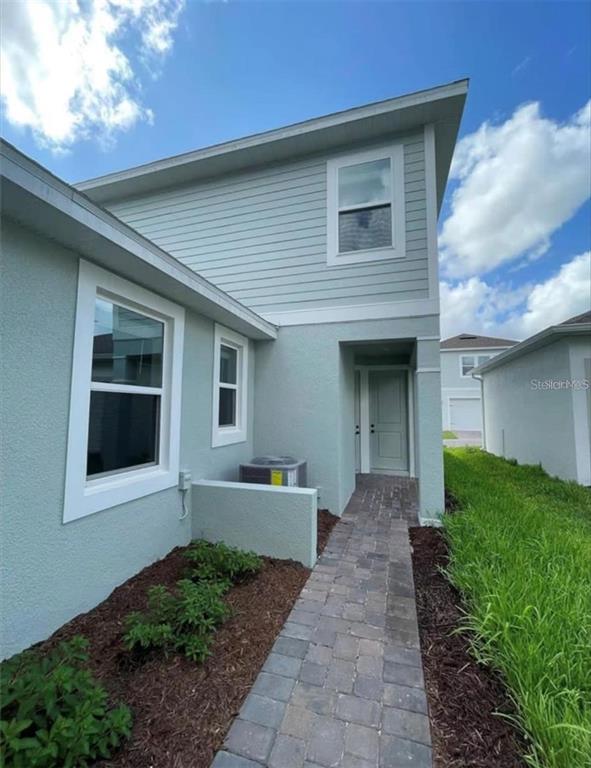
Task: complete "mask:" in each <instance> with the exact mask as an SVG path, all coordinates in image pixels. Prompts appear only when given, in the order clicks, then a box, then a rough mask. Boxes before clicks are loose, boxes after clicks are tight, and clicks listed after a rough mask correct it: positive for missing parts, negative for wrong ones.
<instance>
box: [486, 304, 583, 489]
mask: <svg viewBox="0 0 591 768" xmlns="http://www.w3.org/2000/svg"><path fill="white" fill-rule="evenodd" d="M473 375H474V376H475V377H477V378H479V379H481V382H482V385H481V386H482V392H483V405H484V408H483V410H484V447H485V449H486V450H487V451H490V452H491V453H495V454H497V456H505V457H506V458H509V459H516V460H517V461H518V462H519V463H520V464H541V465H542V467H543V468H544V469H545V470H546V471H547V472H548V473H549V474H551V475H557V476H558V477H562V478H564V479H565V480H576V481H577V482H578V483H580V484H581V485H591V312H585V313H584V314H582V315H577V316H576V317H571V318H570V319H569V320H566V321H565V322H564V323H561V324H560V325H553V326H550V327H549V328H546V329H545V330H543V331H541V332H540V333H537V334H536V335H535V336H531V337H530V338H529V339H526V340H525V341H522V342H520V343H519V344H516V345H515V346H514V347H512V348H511V349H509V350H507V351H506V352H503V353H502V354H500V355H498V357H495V358H493V359H492V360H489V361H488V362H486V363H484V364H483V365H480V366H479V367H478V368H477V369H476V370H475V371H473Z"/></svg>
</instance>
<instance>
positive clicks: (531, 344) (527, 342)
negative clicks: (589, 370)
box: [471, 323, 591, 377]
mask: <svg viewBox="0 0 591 768" xmlns="http://www.w3.org/2000/svg"><path fill="white" fill-rule="evenodd" d="M585 334H591V323H572V324H571V325H563V324H560V325H551V326H549V327H548V328H544V330H543V331H540V332H539V333H536V334H534V336H530V337H529V338H528V339H524V340H523V341H520V342H519V344H516V345H515V346H514V347H511V348H510V349H508V350H506V351H505V352H501V354H500V355H496V356H495V357H493V358H491V359H490V360H488V361H487V362H486V363H483V364H482V365H479V366H478V367H477V368H473V369H472V371H471V373H472V375H473V376H475V377H476V376H480V375H481V374H483V373H488V372H489V371H492V369H493V368H498V367H499V366H501V365H504V364H505V363H507V362H509V361H511V360H513V358H516V357H521V355H525V354H527V353H528V352H533V351H534V350H535V349H538V348H540V347H544V346H546V344H549V343H550V342H551V341H553V340H554V339H555V338H558V337H560V336H582V335H585Z"/></svg>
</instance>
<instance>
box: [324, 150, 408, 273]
mask: <svg viewBox="0 0 591 768" xmlns="http://www.w3.org/2000/svg"><path fill="white" fill-rule="evenodd" d="M327 170H328V194H327V206H328V238H327V244H328V263H329V264H331V265H337V264H354V263H358V262H364V261H379V260H382V259H392V258H397V257H401V256H404V179H403V158H402V147H401V146H399V145H396V146H394V147H388V148H385V149H380V150H371V151H369V152H358V153H356V154H354V155H347V156H342V157H339V158H336V159H333V160H329V161H328V165H327Z"/></svg>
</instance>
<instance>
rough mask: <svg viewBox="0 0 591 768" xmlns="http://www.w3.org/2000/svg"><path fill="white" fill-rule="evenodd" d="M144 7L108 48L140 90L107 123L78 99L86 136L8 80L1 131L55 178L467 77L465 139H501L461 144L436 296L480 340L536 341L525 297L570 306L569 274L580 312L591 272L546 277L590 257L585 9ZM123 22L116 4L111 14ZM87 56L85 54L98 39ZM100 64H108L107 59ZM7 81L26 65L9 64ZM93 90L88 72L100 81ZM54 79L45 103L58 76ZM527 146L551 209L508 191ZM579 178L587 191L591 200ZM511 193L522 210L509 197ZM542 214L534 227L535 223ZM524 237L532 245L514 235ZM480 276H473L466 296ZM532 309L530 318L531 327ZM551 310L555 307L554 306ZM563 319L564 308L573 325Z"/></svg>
mask: <svg viewBox="0 0 591 768" xmlns="http://www.w3.org/2000/svg"><path fill="white" fill-rule="evenodd" d="M44 1H45V0H44ZM119 1H120V0H119ZM38 2H40V0H38ZM96 2H98V0H86V3H85V4H84V6H83V8H84V12H85V13H87V14H88V8H89V7H90V6H92V4H93V3H96ZM141 2H145V3H146V4H147V5H146V8H147V11H145V12H144V17H143V18H144V19H146V18H147V19H148V21H147V22H144V21H142V20H141V19H140V17H139V16H138V17H131V16H129V15H128V16H125V17H121V24H120V28H119V31H118V33H117V34H116V35H115V36H113V37H112V38H110V39H109V40H108V42H109V45H110V50H112V49H113V48H116V49H117V50H118V51H120V52H121V53H122V54H123V56H125V57H126V58H127V60H128V63H129V66H130V68H131V70H132V73H133V76H132V77H130V76H129V73H128V74H127V75H122V74H121V73H122V72H123V70H121V69H119V70H118V69H117V68H116V67H117V66H118V65H117V63H115V65H114V68H113V69H112V72H115V75H114V78H113V79H114V82H115V85H116V86H120V85H121V84H122V85H123V88H124V89H125V93H126V94H127V96H129V99H128V102H129V103H126V105H125V109H123V110H120V111H119V112H118V113H117V115H116V117H115V118H113V117H112V116H111V118H110V119H109V120H107V122H106V123H105V124H104V125H102V126H101V124H100V121H99V122H97V121H96V119H95V115H94V114H93V111H92V110H93V109H95V111H100V109H103V108H104V104H101V105H100V106H99V107H96V105H95V104H94V102H92V101H91V102H90V103H89V104H87V105H86V106H85V110H86V111H85V115H84V118H83V119H82V120H81V122H80V125H81V126H82V127H76V128H75V129H72V130H70V132H69V134H68V135H66V134H64V135H65V136H66V138H65V139H64V138H63V136H62V138H61V139H59V140H58V141H55V140H54V138H53V137H55V135H56V130H57V132H58V133H59V131H60V130H61V128H59V127H58V128H57V129H56V128H55V126H53V127H50V128H48V125H49V123H50V118H49V117H47V115H45V118H44V119H41V120H37V118H36V117H35V116H33V117H31V115H30V114H29V112H27V111H26V109H24V107H25V106H27V105H26V104H25V105H23V104H22V103H20V104H19V103H17V102H18V99H19V98H20V101H21V102H23V101H26V98H27V96H26V93H27V91H26V89H25V88H23V89H22V91H21V93H20V94H19V93H18V88H19V83H18V81H16V78H17V75H14V77H9V81H10V82H9V88H10V87H12V89H13V92H12V93H10V92H8V94H6V93H5V99H4V104H5V107H6V108H5V109H4V114H3V124H2V134H3V135H4V136H5V138H7V139H8V140H9V141H11V142H12V143H14V144H15V145H16V146H18V147H19V148H20V149H22V150H23V151H24V152H26V153H27V154H29V155H31V156H32V157H34V158H35V159H37V160H39V161H40V162H41V163H42V164H43V165H45V166H46V167H48V168H50V169H51V170H52V171H53V172H54V173H56V174H57V175H58V176H60V177H62V178H64V179H66V180H67V181H77V180H81V179H84V178H89V177H93V176H96V175H101V174H103V173H107V172H110V171H114V170H118V169H122V168H126V167H130V166H132V165H136V164H139V163H143V162H147V161H150V160H154V159H157V158H161V157H164V156H168V155H172V154H178V153H181V152H184V151H188V150H191V149H195V148H197V147H201V146H206V145H208V144H213V143H216V142H220V141H225V140H227V139H231V138H235V137H238V136H243V135H246V134H250V133H254V132H257V131H262V130H266V129H269V128H275V127H279V126H281V125H285V124H288V123H292V122H296V121H298V120H303V119H306V118H309V117H314V116H318V115H321V114H326V113H329V112H333V111H336V110H340V109H346V108H348V107H353V106H357V105H359V104H363V103H367V102H371V101H376V100H379V99H384V98H388V97H391V96H395V95H398V94H401V93H405V92H409V91H414V90H418V89H421V88H427V87H430V86H433V85H436V84H439V83H444V82H447V81H451V80H456V79H459V78H463V77H469V78H470V92H469V96H468V101H467V106H466V111H465V114H464V119H463V123H462V128H461V134H460V135H461V136H463V137H466V136H470V135H474V134H475V132H477V131H478V129H479V128H480V127H481V126H482V124H483V123H485V122H488V123H490V124H491V125H492V126H493V127H494V128H493V132H492V135H481V136H480V139H478V140H476V141H475V142H473V143H472V144H470V145H469V146H468V144H467V143H466V144H465V145H464V147H465V149H466V153H467V159H465V162H464V166H463V169H462V168H460V176H459V177H458V178H455V179H452V180H451V181H450V184H449V187H448V194H447V197H446V203H445V206H444V210H443V211H442V216H441V222H440V224H441V231H442V233H443V232H445V235H444V238H443V244H442V249H443V250H445V252H446V255H445V258H444V259H443V261H442V268H443V272H442V277H443V280H444V283H445V286H446V287H445V288H444V289H442V291H443V292H442V301H443V305H444V313H448V320H449V322H447V325H446V324H445V323H444V330H445V329H448V330H449V331H450V332H455V331H456V330H459V329H460V325H461V324H462V322H463V320H464V317H462V315H461V314H460V315H459V316H456V315H454V317H453V319H452V315H453V314H454V313H452V312H451V309H452V308H454V307H455V309H454V311H455V312H456V314H457V306H456V305H458V304H460V305H461V304H462V302H463V306H464V307H465V322H471V323H472V325H473V326H478V328H477V330H486V331H488V332H491V331H494V330H496V331H497V332H501V331H502V330H505V332H507V333H509V332H511V331H512V332H513V334H514V335H517V334H520V335H527V333H528V332H529V331H532V332H533V329H534V328H535V330H538V328H537V327H535V326H536V325H539V316H540V306H536V307H533V308H532V307H531V306H529V305H528V298H529V297H530V295H531V293H532V291H534V290H535V289H536V287H539V286H542V288H541V289H540V291H538V293H539V294H540V295H539V296H538V299H537V301H538V305H540V304H541V303H543V302H544V301H546V302H547V301H548V296H549V295H552V296H554V295H555V293H556V290H557V291H558V298H559V299H560V301H561V303H562V306H563V307H565V300H566V299H568V297H569V296H571V297H572V296H573V280H574V285H575V288H574V294H575V297H574V301H573V302H572V307H574V310H575V311H576V310H578V309H579V308H580V307H581V306H583V308H584V305H585V301H586V299H585V294H586V293H589V292H591V290H589V291H588V290H587V289H589V283H588V282H587V285H586V286H585V280H584V278H585V274H587V277H588V272H586V264H587V262H584V263H578V266H577V267H576V269H575V268H573V270H571V271H572V272H573V274H569V275H566V277H564V279H562V282H561V283H560V284H559V285H554V284H548V281H551V280H552V279H553V278H557V277H558V276H559V275H560V274H562V273H561V268H566V267H568V266H569V264H570V263H571V262H572V260H573V259H574V257H576V256H577V255H581V254H584V253H585V252H587V251H589V249H590V247H591V225H590V217H591V208H590V203H589V194H588V183H587V176H586V173H585V167H586V164H588V163H589V160H588V152H586V150H585V146H584V145H585V136H586V137H587V139H589V132H588V122H587V120H586V118H584V117H583V118H581V117H580V116H579V117H577V113H579V111H580V110H581V109H582V108H583V107H584V106H585V104H586V103H587V102H588V100H589V98H590V94H591V35H590V32H589V30H591V4H590V3H575V2H561V3H551V2H537V3H529V2H512V3H501V2H490V3H489V2H453V3H447V2H437V3H429V2H414V3H374V2H363V3H362V2H330V3H329V2H299V3H286V2H264V3H263V2H256V3H255V2H240V3H236V2H232V0H230V1H229V2H226V3H217V2H209V3H203V2H197V1H196V0H188V2H187V3H186V4H183V3H182V0H165V4H164V6H161V10H162V8H163V7H165V6H166V9H167V10H168V12H169V14H170V16H169V21H170V22H171V23H170V25H169V27H168V28H167V29H166V30H164V33H163V31H162V27H161V26H158V22H159V21H161V19H162V17H161V15H160V16H158V14H157V13H156V11H154V9H153V7H152V2H153V0H140V3H141ZM89 3H90V6H89V5H88V4H89ZM116 13H120V10H116V9H114V10H113V14H116ZM150 13H153V17H150ZM9 21H10V20H9ZM25 21H26V19H25ZM30 21H31V16H29V22H30ZM103 21H104V19H103ZM89 23H91V22H89ZM92 23H93V24H95V25H96V26H100V24H101V17H99V15H98V14H97V15H96V16H95V17H93V20H92ZM148 23H149V24H151V25H152V26H151V27H150V28H149V29H150V30H151V31H152V32H153V31H154V30H156V31H157V32H158V33H159V34H161V38H160V39H159V40H158V41H157V42H156V43H153V44H151V47H150V41H153V40H154V35H152V36H151V37H150V36H149V35H148V34H147V32H146V30H147V29H148V27H147V26H146V24H148ZM56 24H58V25H59V24H61V25H62V26H61V28H62V29H64V28H66V27H65V26H64V25H67V24H68V19H67V18H65V17H64V15H63V14H62V15H61V16H60V18H59V19H57V21H56ZM16 28H17V27H16V26H15V29H16ZM21 28H22V24H21V26H20V27H18V29H19V30H20V29H21ZM5 34H7V33H6V32H5ZM35 39H36V40H37V43H38V49H39V50H38V55H39V57H40V58H41V57H42V55H44V54H43V50H47V46H46V47H45V49H43V45H42V44H41V43H39V40H40V37H39V34H38V35H37V37H36V38H35ZM25 42H26V41H25ZM29 44H30V42H29ZM4 47H5V48H6V45H4ZM87 50H88V51H90V53H88V56H91V55H92V51H91V48H90V46H89V47H88V48H87ZM93 50H94V49H93ZM97 51H99V49H98V48H97ZM99 53H100V51H99ZM8 54H11V51H10V50H8ZM11 55H18V51H17V54H14V51H13V52H12V54H11ZM104 58H105V57H104V56H103V55H102V54H101V55H100V56H98V55H97V61H100V60H101V59H102V60H104ZM114 61H115V60H114ZM65 66H67V64H66V65H65ZM73 66H75V64H73ZM96 66H97V67H99V64H97V65H96ZM14 72H18V69H17V67H16V66H15V67H14ZM40 72H42V67H40ZM117 73H119V77H117ZM95 74H96V73H95ZM43 77H44V75H43V74H40V75H39V78H38V80H37V81H36V82H34V83H33V87H38V88H40V85H39V83H40V82H41V83H42V79H43ZM13 80H15V81H16V82H13ZM96 81H97V78H96V77H95V76H94V75H93V79H92V82H96ZM28 85H29V90H31V88H30V86H31V83H29V84H28ZM45 85H46V88H45V90H46V91H47V90H49V92H50V93H51V83H46V84H45ZM23 93H25V95H24V96H23ZM120 97H121V92H120V91H117V90H114V91H113V93H111V94H110V96H109V98H111V101H110V102H109V104H107V106H108V107H109V108H111V107H112V106H113V98H114V99H115V100H117V99H119V100H120V101H121V98H120ZM77 98H78V100H80V98H81V97H80V94H78V97H77ZM10 99H12V105H13V106H12V109H11V107H10V103H9V101H10ZM82 101H84V98H83V97H82ZM530 102H538V103H539V108H538V112H537V114H534V113H533V112H530V113H517V117H516V110H518V108H519V107H520V105H523V104H525V103H530ZM72 103H73V102H72ZM39 104H40V99H37V102H36V104H35V109H38V110H42V109H43V108H45V109H51V107H49V108H48V107H43V105H41V106H39ZM130 105H131V106H130ZM29 106H30V104H29ZM70 106H71V104H70ZM19 107H20V111H19V109H18V108H19ZM68 108H70V107H68ZM148 110H149V112H150V115H148ZM33 111H34V110H33ZM36 120H37V122H35V121H36ZM84 121H86V123H84ZM18 122H20V123H21V125H20V126H19V125H17V123H18ZM503 126H504V128H503ZM501 128H503V130H501ZM495 129H496V130H497V132H496V133H495ZM52 131H53V133H52ZM573 131H574V132H575V133H576V137H575V144H576V143H577V142H578V145H577V146H578V149H577V152H578V154H576V153H574V152H573V153H571V154H570V156H569V157H568V158H567V159H566V160H565V162H564V163H562V162H561V161H560V155H561V152H562V151H563V150H562V149H561V147H563V146H564V145H568V144H569V142H570V132H573ZM66 133H67V132H66ZM485 133H486V132H485ZM524 141H525V144H527V146H533V145H534V144H536V142H538V141H539V143H540V151H539V152H532V157H531V158H529V159H526V160H524V165H526V166H527V167H524V169H523V174H524V175H523V176H522V182H525V181H527V180H529V179H531V183H529V188H530V189H531V194H532V195H533V194H534V193H535V192H536V189H534V188H532V187H533V186H538V187H539V186H540V184H541V185H542V186H544V184H545V180H546V179H547V178H549V177H551V178H552V179H553V182H552V183H553V184H555V186H556V189H555V190H554V191H553V192H551V191H549V192H548V195H547V197H548V199H547V200H545V202H544V205H546V206H547V210H545V211H544V212H543V214H540V213H539V212H536V211H533V207H532V205H531V204H530V205H529V206H527V205H524V204H523V198H524V197H526V196H527V194H524V189H527V188H528V185H527V184H525V183H522V184H521V186H519V184H516V185H515V187H513V186H511V185H512V184H513V181H512V174H511V172H510V168H508V166H511V167H513V168H514V167H515V162H516V161H515V158H516V157H517V158H518V161H517V162H518V164H519V163H520V162H521V160H519V158H520V157H521V154H520V152H521V149H520V147H521V146H522V145H523V142H524ZM544 142H546V144H544ZM587 143H588V142H587ZM544 147H546V149H545V148H544ZM483 154H484V155H486V156H488V157H489V158H490V157H491V156H492V157H494V158H496V159H497V161H498V164H500V165H503V164H504V165H503V169H504V170H502V171H501V174H497V173H495V176H494V178H495V180H498V179H503V178H505V177H503V173H504V172H506V174H507V175H506V182H503V183H504V184H506V189H507V196H506V197H505V195H504V194H502V197H503V198H504V202H505V203H506V204H507V207H508V208H511V209H514V210H515V214H514V216H513V219H514V220H513V223H512V228H510V227H508V228H507V231H506V232H505V233H504V239H502V238H501V239H499V238H498V235H499V233H494V232H490V231H487V227H488V228H489V230H490V228H491V227H492V222H493V220H494V216H492V215H491V212H490V210H489V211H488V213H487V211H486V205H487V204H488V205H489V206H490V200H489V201H488V203H487V202H486V201H485V200H484V198H483V196H482V186H483V183H484V185H486V184H487V182H486V169H485V168H483V167H482V164H481V161H482V155H483ZM479 163H480V165H479ZM528 163H529V165H527V164H528ZM563 166H564V167H563ZM581 169H583V171H581ZM462 174H463V175H462ZM563 176H564V178H562V177H563ZM479 179H480V182H479ZM495 183H499V184H500V182H497V181H495ZM479 184H480V192H479V191H478V190H479ZM462 185H463V192H464V198H466V197H467V196H470V197H468V199H463V200H462V201H460V199H459V198H458V199H457V201H456V205H455V213H454V206H453V205H452V203H453V197H452V196H453V193H454V190H457V188H458V186H460V187H461V186H462ZM561 185H563V186H561ZM585 185H587V193H586V194H585V193H584V192H582V189H583V188H584V187H585ZM502 192H503V189H501V190H500V193H502ZM511 195H514V196H515V205H514V206H513V205H512V204H510V203H509V201H510V200H511V199H512V198H511ZM585 198H586V202H585ZM564 200H566V201H567V204H566V207H565V206H564V205H562V203H563V202H564ZM561 205H562V209H561ZM478 206H481V207H480V208H478ZM522 206H523V210H521V207H522ZM470 211H477V214H475V215H476V216H478V215H480V217H481V220H479V219H478V218H477V220H476V221H474V220H473V218H472V213H470ZM478 211H480V213H478ZM532 211H533V212H532ZM536 216H537V217H539V218H540V219H541V221H538V222H536V221H533V220H534V219H535V218H536ZM450 218H451V219H452V220H451V221H450V222H449V223H446V220H448V219H450ZM528 228H531V229H532V233H531V236H528V235H524V236H523V238H522V239H521V235H522V233H523V232H524V231H526V230H527V229H528ZM501 234H503V233H501ZM510 243H517V245H515V247H512V245H510ZM470 249H472V250H470ZM497 262H498V263H497ZM471 279H473V280H476V281H477V283H472V284H471V288H470V285H469V283H470V280H471ZM581 279H583V283H581ZM565 281H566V284H565ZM462 286H463V288H462ZM544 286H546V287H545V291H544V290H542V289H543V288H544ZM553 288H554V289H556V290H552V289H553ZM460 289H461V290H460ZM454 290H455V291H456V293H455V294H454V293H453V291H454ZM487 291H488V292H487ZM446 292H447V293H446ZM446 296H447V298H446ZM569 306H571V305H570V304H569ZM532 309H533V310H535V311H534V315H535V317H534V316H532V317H530V318H529V320H528V319H527V314H528V312H530V314H531V311H532ZM553 311H555V312H556V313H559V312H560V307H558V306H557V307H556V308H555V309H554V310H553ZM581 311H582V310H581ZM573 313H574V312H572V313H570V314H573ZM568 314H569V311H568V307H567V309H566V310H564V315H565V317H566V316H568ZM458 324H460V325H458Z"/></svg>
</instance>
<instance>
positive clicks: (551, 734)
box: [444, 448, 591, 768]
mask: <svg viewBox="0 0 591 768" xmlns="http://www.w3.org/2000/svg"><path fill="white" fill-rule="evenodd" d="M445 482H446V488H447V489H448V490H449V491H450V492H451V493H452V494H453V495H454V496H455V497H456V498H457V500H458V502H459V507H460V509H461V510H462V512H459V513H455V514H452V515H446V516H445V522H444V525H445V530H446V533H447V536H448V539H449V543H450V549H451V552H450V564H449V576H450V578H451V580H452V581H453V583H454V584H455V585H456V586H457V587H458V589H459V590H460V591H461V593H462V595H463V597H464V599H465V602H466V606H467V611H468V614H467V616H466V625H467V627H468V628H469V629H470V630H471V631H472V632H473V636H474V638H475V639H474V650H475V652H476V654H477V656H478V658H479V659H480V660H481V661H483V662H484V663H486V664H489V665H491V666H493V667H495V668H496V669H498V670H500V672H501V673H502V675H503V677H504V679H505V681H506V684H507V687H508V689H509V691H510V693H511V695H512V697H513V698H514V700H515V703H516V706H517V710H518V712H519V724H520V726H521V727H522V729H523V730H524V732H525V733H526V735H527V736H528V737H529V740H530V753H529V755H528V756H527V760H528V763H529V764H530V765H532V766H546V767H548V768H584V767H585V768H589V766H591V491H589V490H588V489H585V488H582V487H581V486H578V485H575V484H573V483H566V482H563V481H561V480H556V479H554V478H551V477H549V476H548V475H547V474H546V473H545V472H544V471H543V470H542V469H540V468H539V467H529V466H517V465H515V464H512V463H510V462H508V461H505V460H504V459H500V458H498V457H495V456H491V455H490V454H487V453H484V452H483V451H480V450H476V449H470V448H455V449H446V450H445Z"/></svg>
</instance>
